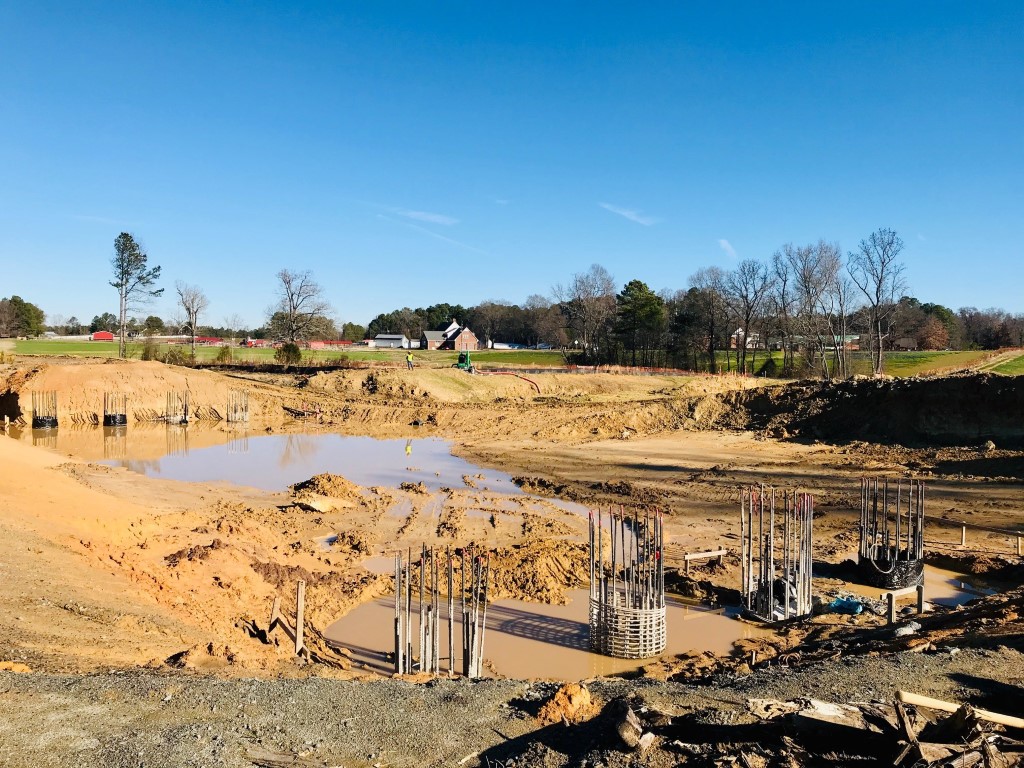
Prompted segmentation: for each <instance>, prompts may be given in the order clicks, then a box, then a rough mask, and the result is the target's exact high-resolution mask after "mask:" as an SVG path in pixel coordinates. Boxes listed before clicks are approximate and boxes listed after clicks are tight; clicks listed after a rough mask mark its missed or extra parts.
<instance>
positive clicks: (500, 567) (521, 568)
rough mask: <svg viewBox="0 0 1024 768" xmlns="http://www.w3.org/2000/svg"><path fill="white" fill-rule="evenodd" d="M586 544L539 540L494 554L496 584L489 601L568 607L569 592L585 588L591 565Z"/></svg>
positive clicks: (493, 585) (492, 563) (492, 557)
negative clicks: (536, 603)
mask: <svg viewBox="0 0 1024 768" xmlns="http://www.w3.org/2000/svg"><path fill="white" fill-rule="evenodd" d="M588 558H589V555H588V552H587V547H586V545H585V544H581V543H575V542H569V541H552V540H539V541H530V542H527V543H524V544H517V545H513V546H509V547H498V548H497V549H496V550H494V551H493V552H492V553H491V574H492V578H493V581H492V584H491V589H490V593H489V595H488V597H489V598H491V599H493V600H502V599H506V598H512V599H516V600H532V601H534V602H538V603H553V604H557V605H565V604H566V603H567V602H568V596H567V594H566V592H567V591H568V590H571V589H580V588H581V587H585V586H586V585H587V583H588V582H589V579H590V563H589V559H588Z"/></svg>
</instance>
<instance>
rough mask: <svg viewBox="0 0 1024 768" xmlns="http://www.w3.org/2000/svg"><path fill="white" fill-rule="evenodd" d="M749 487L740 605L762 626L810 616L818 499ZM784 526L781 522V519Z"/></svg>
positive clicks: (743, 497) (744, 501)
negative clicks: (779, 502)
mask: <svg viewBox="0 0 1024 768" xmlns="http://www.w3.org/2000/svg"><path fill="white" fill-rule="evenodd" d="M778 496H779V497H781V501H782V504H781V509H779V510H776V492H775V489H774V488H771V487H769V488H766V487H765V486H763V485H762V486H751V487H750V488H744V489H743V490H742V491H741V493H740V542H741V553H740V599H741V601H742V603H743V608H744V610H745V611H747V612H748V613H749V614H751V615H752V616H754V617H756V618H758V619H761V620H762V621H770V622H771V621H781V620H785V619H789V618H793V617H796V616H806V615H807V614H809V613H810V612H811V565H812V562H811V541H812V528H813V518H814V498H813V497H812V496H811V495H810V494H809V493H796V492H795V491H794V492H781V493H779V494H778ZM777 512H778V513H779V514H780V515H781V518H782V519H781V520H778V515H777V514H776V513H777Z"/></svg>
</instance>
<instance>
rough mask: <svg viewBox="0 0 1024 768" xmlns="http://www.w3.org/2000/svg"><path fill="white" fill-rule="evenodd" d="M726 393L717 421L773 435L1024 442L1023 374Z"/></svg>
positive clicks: (947, 442) (809, 385) (804, 384)
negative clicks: (723, 408) (723, 407)
mask: <svg viewBox="0 0 1024 768" xmlns="http://www.w3.org/2000/svg"><path fill="white" fill-rule="evenodd" d="M721 398H722V401H723V403H725V404H726V405H727V406H728V407H727V408H726V409H725V410H724V411H723V412H722V413H721V414H720V415H719V417H718V418H717V419H716V420H715V425H716V426H719V427H735V428H743V429H757V430H762V431H765V432H767V433H768V434H770V435H773V436H776V437H802V438H814V439H822V440H868V441H873V442H885V443H899V444H903V445H977V444H981V443H984V442H985V441H987V440H992V441H994V442H995V444H996V445H997V446H1000V447H1003V446H1006V447H1011V446H1012V447H1024V377H1005V376H996V375H993V374H972V375H961V376H947V377H942V378H908V379H880V380H873V379H855V380H851V381H843V382H836V383H822V382H798V383H795V384H789V385H786V386H781V387H770V388H764V389H759V390H756V391H746V392H731V393H727V394H724V395H722V396H721Z"/></svg>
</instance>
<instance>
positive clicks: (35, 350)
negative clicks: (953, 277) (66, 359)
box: [14, 339, 1024, 376]
mask: <svg viewBox="0 0 1024 768" xmlns="http://www.w3.org/2000/svg"><path fill="white" fill-rule="evenodd" d="M175 346H177V347H178V348H179V349H182V350H184V351H185V352H186V354H187V353H188V346H187V345H175ZM167 349H168V345H166V344H161V345H159V346H158V353H159V354H160V355H161V356H162V355H163V354H164V353H165V352H166V351H167ZM219 351H220V347H196V359H198V360H199V361H201V362H210V361H212V360H213V359H214V358H215V357H216V356H217V353H218V352H219ZM275 351H276V350H274V349H259V348H253V349H250V348H247V347H232V348H231V358H232V361H233V362H236V363H241V362H251V363H271V362H274V352H275ZM14 353H15V354H17V355H73V356H76V357H116V356H117V342H116V341H115V342H109V341H61V340H50V339H28V340H25V339H21V340H18V341H17V342H15V345H14ZM728 354H731V355H732V356H733V357H732V360H733V367H735V352H733V353H727V352H725V351H719V352H718V354H717V358H718V364H719V367H720V369H721V370H723V371H725V370H728V367H727V364H726V356H727V355H728ZM990 354H991V352H986V351H984V350H974V351H969V352H887V353H886V354H885V372H886V373H887V374H889V375H890V376H919V375H921V374H927V373H936V372H939V371H945V370H950V369H957V368H966V367H968V366H971V365H975V364H977V363H978V362H980V361H982V360H984V359H985V357H987V356H988V355H990ZM141 355H142V344H141V343H139V342H133V343H130V344H129V345H128V356H129V357H133V358H136V359H137V358H139V357H141ZM405 355H406V350H403V349H368V348H367V347H355V348H350V349H346V350H327V349H324V350H319V349H317V350H303V352H302V360H303V362H304V363H330V362H332V361H335V360H338V359H339V358H344V359H347V360H348V361H351V362H353V363H359V362H367V363H370V362H377V363H393V364H395V365H401V364H403V363H404V361H405ZM472 355H473V363H474V364H476V365H479V366H482V367H497V366H503V365H525V366H536V367H542V368H549V367H550V368H558V367H561V366H563V365H565V359H564V358H563V357H562V353H561V352H559V351H557V350H537V349H509V350H494V349H488V350H480V351H479V352H473V353H472ZM767 355H768V353H767V352H765V351H764V350H757V354H756V357H754V355H753V351H752V350H751V351H748V353H747V365H748V366H749V365H750V362H751V359H752V358H754V361H755V362H754V365H755V370H757V369H759V368H760V367H761V365H762V364H763V363H764V361H765V359H766V356H767ZM771 356H772V357H773V358H774V359H775V360H776V361H777V362H778V363H779V364H780V365H781V363H782V352H772V353H771ZM413 357H414V358H415V360H416V364H417V365H420V366H424V367H447V366H450V365H451V364H452V363H454V362H455V361H456V359H457V358H458V353H457V352H441V351H438V350H432V351H429V352H428V351H426V350H417V349H414V350H413ZM850 364H851V368H852V372H853V373H860V374H870V373H871V362H870V359H869V357H868V353H867V352H854V353H851V360H850ZM995 371H997V372H998V373H1003V374H1008V375H1021V374H1024V355H1022V356H1020V357H1017V358H1014V359H1013V360H1009V361H1007V362H1005V363H1003V364H1002V365H999V366H997V367H996V368H995Z"/></svg>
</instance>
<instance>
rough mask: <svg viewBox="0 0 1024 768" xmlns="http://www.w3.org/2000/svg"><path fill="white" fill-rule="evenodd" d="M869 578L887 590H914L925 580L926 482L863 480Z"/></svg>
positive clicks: (862, 553) (863, 550)
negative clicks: (892, 483)
mask: <svg viewBox="0 0 1024 768" xmlns="http://www.w3.org/2000/svg"><path fill="white" fill-rule="evenodd" d="M858 562H859V563H860V564H861V566H862V573H863V575H864V577H865V579H866V580H867V581H868V582H869V583H870V584H872V585H874V586H878V587H883V588H886V589H899V588H902V587H912V586H915V585H916V584H919V583H920V582H921V579H922V578H923V577H924V483H922V482H921V481H919V480H908V481H906V483H905V484H904V481H903V480H897V481H896V491H895V493H893V492H892V491H891V490H890V488H889V481H888V480H887V479H884V480H882V481H881V482H879V480H878V479H877V478H875V479H869V478H863V479H861V481H860V550H859V552H858Z"/></svg>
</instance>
